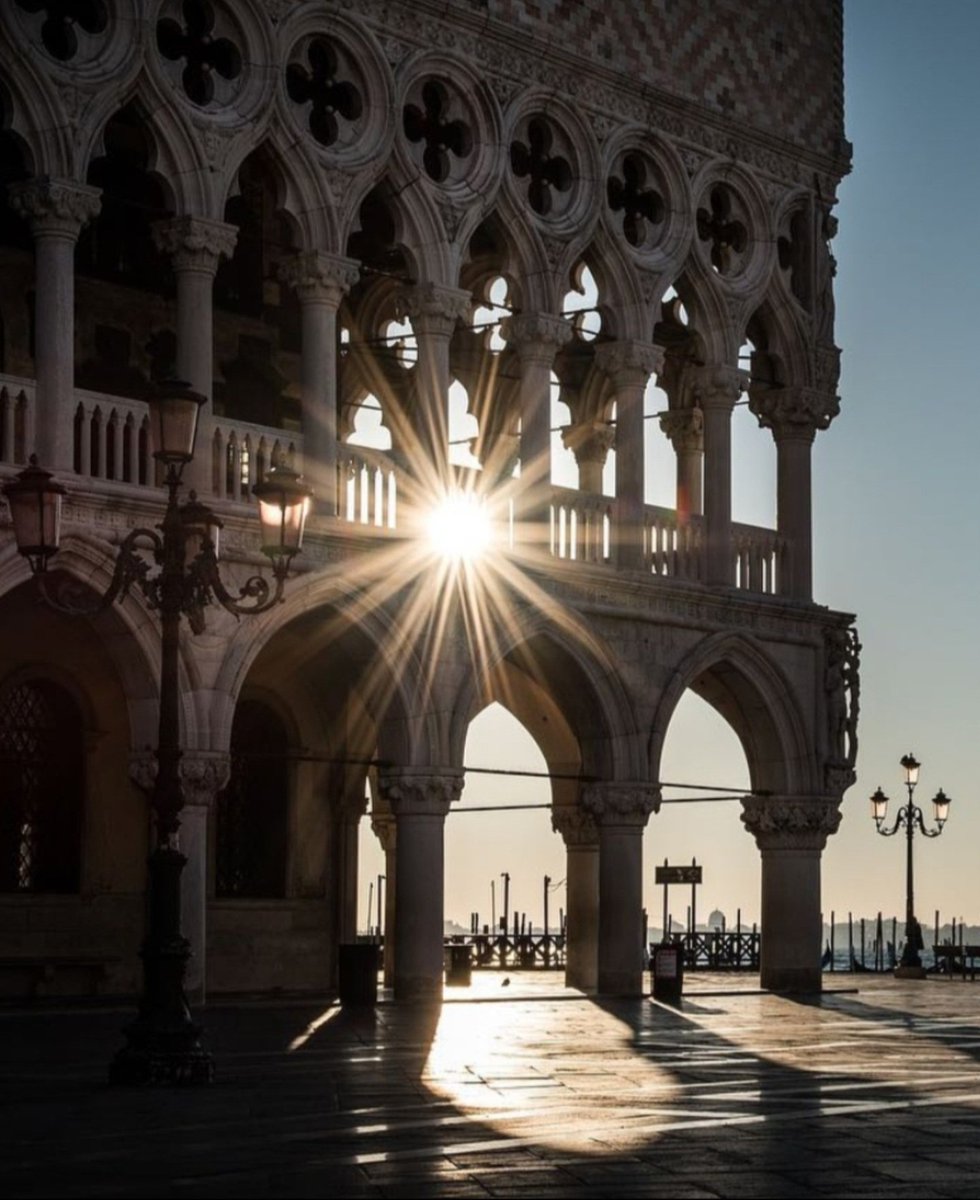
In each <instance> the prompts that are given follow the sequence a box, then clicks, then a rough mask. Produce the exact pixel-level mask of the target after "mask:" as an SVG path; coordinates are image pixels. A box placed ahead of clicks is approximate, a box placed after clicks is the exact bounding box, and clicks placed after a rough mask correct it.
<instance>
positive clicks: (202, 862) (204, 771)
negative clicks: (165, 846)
mask: <svg viewBox="0 0 980 1200" xmlns="http://www.w3.org/2000/svg"><path fill="white" fill-rule="evenodd" d="M230 768H231V762H230V759H229V756H228V755H227V754H224V753H220V752H210V751H203V750H185V751H184V752H183V754H182V755H181V759H180V779H181V783H182V784H183V788H184V807H183V810H182V811H181V814H180V832H179V834H178V843H179V847H180V852H181V853H182V854H184V855H186V857H187V862H186V863H185V864H184V869H183V871H182V872H181V876H180V903H181V929H182V932H183V934H184V937H185V938H187V940H188V941H189V942H190V944H191V957H190V960H189V962H188V964H187V975H186V979H185V984H184V987H185V990H186V992H187V998H188V1000H190V1002H191V1003H192V1004H195V1003H196V1004H203V1003H204V1000H205V996H206V984H207V906H208V896H209V894H210V888H209V885H208V874H209V872H208V863H209V858H210V851H209V845H208V824H209V820H210V814H211V809H212V808H213V807H214V803H215V800H216V799H217V796H218V793H219V792H220V791H221V789H222V788H223V787H224V786H225V785H226V784H227V782H228V775H229V771H230Z"/></svg>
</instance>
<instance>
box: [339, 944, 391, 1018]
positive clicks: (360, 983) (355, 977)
mask: <svg viewBox="0 0 980 1200" xmlns="http://www.w3.org/2000/svg"><path fill="white" fill-rule="evenodd" d="M380 951H381V947H380V946H378V945H377V944H376V943H374V942H356V943H352V944H350V945H347V946H341V947H340V964H339V968H340V969H339V972H338V980H337V983H338V988H339V991H340V1003H341V1004H360V1005H375V1004H377V1003H378V966H379V964H380V959H381V953H380Z"/></svg>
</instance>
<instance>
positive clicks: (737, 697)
mask: <svg viewBox="0 0 980 1200" xmlns="http://www.w3.org/2000/svg"><path fill="white" fill-rule="evenodd" d="M689 688H690V689H691V690H693V691H694V692H695V693H696V694H697V695H699V696H701V698H702V699H704V700H706V701H707V702H708V703H709V704H710V705H711V706H712V707H713V708H714V709H715V710H716V711H717V712H718V713H719V714H720V715H721V716H722V717H723V718H724V719H725V720H726V721H727V722H728V724H729V725H730V726H731V727H732V729H733V730H734V732H735V733H736V735H737V736H738V738H739V741H740V742H741V744H742V748H743V750H744V752H745V757H746V761H747V762H748V766H749V776H750V779H751V783H752V787H753V789H756V790H762V791H768V792H773V793H775V794H779V795H794V794H810V793H813V792H815V791H818V790H819V781H818V779H817V772H816V751H817V747H816V746H815V745H814V743H813V738H812V735H811V734H809V732H808V729H807V723H806V720H805V719H804V716H803V713H802V711H801V708H800V702H799V699H798V697H797V695H796V694H795V692H794V689H793V686H792V684H791V682H790V680H789V679H788V678H787V676H786V674H785V673H784V672H783V670H782V669H781V667H780V666H779V665H778V664H777V663H776V662H775V661H774V660H773V659H772V658H771V657H770V655H769V654H768V653H767V652H766V650H765V648H764V647H763V645H762V644H761V643H759V642H758V641H757V640H756V639H755V638H753V637H751V636H748V635H745V634H741V633H716V634H711V635H709V636H708V637H706V638H704V639H702V640H701V641H700V642H699V643H698V644H697V645H696V646H695V647H694V648H693V649H692V650H690V651H688V653H687V654H686V655H685V656H684V657H683V658H682V659H681V660H680V662H679V663H678V664H677V665H676V667H675V668H674V670H673V672H672V674H671V675H670V677H669V679H668V680H667V682H666V684H665V686H664V687H663V689H662V691H661V693H660V696H659V699H658V702H657V706H656V710H655V713H654V717H653V723H652V727H651V731H650V738H649V743H648V749H649V769H650V773H651V778H653V779H657V778H659V774H660V759H661V755H662V753H663V746H664V739H665V737H666V735H667V730H668V727H669V725H670V721H671V718H672V717H673V714H674V710H675V709H676V707H677V704H678V702H679V701H680V698H681V696H682V695H683V694H684V692H685V691H687V690H688V689H689Z"/></svg>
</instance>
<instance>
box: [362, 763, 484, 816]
mask: <svg viewBox="0 0 980 1200" xmlns="http://www.w3.org/2000/svg"><path fill="white" fill-rule="evenodd" d="M378 786H379V788H380V789H381V794H382V795H383V796H384V798H385V800H386V801H387V802H388V805H389V807H390V808H391V811H392V812H393V813H394V814H395V816H396V817H406V816H410V817H444V816H446V814H447V813H448V812H449V809H450V807H451V806H452V804H453V802H454V801H456V800H458V799H459V797H460V793H461V792H462V790H463V773H462V771H433V770H431V769H421V770H411V769H406V768H401V769H393V770H382V771H380V772H379V773H378Z"/></svg>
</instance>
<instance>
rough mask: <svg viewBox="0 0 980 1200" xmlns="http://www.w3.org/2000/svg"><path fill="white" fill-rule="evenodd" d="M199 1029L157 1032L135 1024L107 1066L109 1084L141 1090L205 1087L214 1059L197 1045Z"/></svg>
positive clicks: (210, 1075)
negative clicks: (149, 1088)
mask: <svg viewBox="0 0 980 1200" xmlns="http://www.w3.org/2000/svg"><path fill="white" fill-rule="evenodd" d="M200 1032H201V1030H200V1028H199V1026H197V1025H194V1024H191V1025H190V1027H189V1028H187V1029H180V1030H171V1031H167V1032H164V1031H161V1030H159V1029H153V1030H149V1029H145V1028H144V1029H141V1028H140V1024H139V1022H137V1023H136V1024H135V1025H131V1026H130V1027H129V1029H127V1030H126V1036H127V1038H128V1042H129V1044H128V1045H126V1046H123V1048H122V1049H121V1050H120V1051H119V1053H118V1054H117V1055H116V1057H115V1058H114V1059H113V1060H112V1062H111V1063H110V1064H109V1082H110V1084H121V1085H122V1086H124V1087H125V1086H130V1087H144V1086H151V1087H152V1086H154V1085H160V1086H163V1087H170V1086H174V1085H182V1084H187V1085H195V1084H209V1083H211V1082H212V1080H213V1079H214V1059H213V1058H212V1057H211V1053H210V1051H208V1050H205V1048H204V1047H203V1046H202V1045H201V1041H200Z"/></svg>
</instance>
